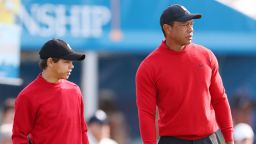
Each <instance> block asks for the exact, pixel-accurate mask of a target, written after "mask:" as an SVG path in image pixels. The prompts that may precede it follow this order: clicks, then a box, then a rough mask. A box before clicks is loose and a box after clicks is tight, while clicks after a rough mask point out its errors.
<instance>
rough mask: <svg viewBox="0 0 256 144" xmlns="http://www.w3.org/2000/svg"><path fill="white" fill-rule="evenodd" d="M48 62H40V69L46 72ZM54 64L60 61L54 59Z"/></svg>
mask: <svg viewBox="0 0 256 144" xmlns="http://www.w3.org/2000/svg"><path fill="white" fill-rule="evenodd" d="M47 60H48V59H41V60H40V62H39V67H40V68H41V69H42V70H44V69H46V68H47ZM52 60H53V62H54V63H56V62H58V61H59V60H60V59H59V58H52Z"/></svg>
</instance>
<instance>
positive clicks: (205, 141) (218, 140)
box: [158, 131, 225, 144]
mask: <svg viewBox="0 0 256 144" xmlns="http://www.w3.org/2000/svg"><path fill="white" fill-rule="evenodd" d="M158 144H225V141H224V139H223V136H222V134H221V132H220V131H217V132H215V133H213V134H211V135H210V136H208V137H204V138H202V139H198V140H184V139H179V138H176V137H172V136H161V137H160V140H159V142H158Z"/></svg>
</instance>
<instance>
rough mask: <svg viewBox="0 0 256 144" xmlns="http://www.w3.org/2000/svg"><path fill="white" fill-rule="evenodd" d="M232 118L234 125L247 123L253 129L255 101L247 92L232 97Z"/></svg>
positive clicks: (240, 91)
mask: <svg viewBox="0 0 256 144" xmlns="http://www.w3.org/2000/svg"><path fill="white" fill-rule="evenodd" d="M231 108H232V117H233V121H234V125H236V124H238V123H247V124H249V125H250V126H252V127H253V125H254V124H253V121H254V119H253V110H254V100H253V98H252V96H251V95H250V94H249V92H247V91H246V90H239V91H237V92H236V93H235V94H234V95H233V96H232V104H231Z"/></svg>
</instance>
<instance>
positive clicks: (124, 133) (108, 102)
mask: <svg viewBox="0 0 256 144" xmlns="http://www.w3.org/2000/svg"><path fill="white" fill-rule="evenodd" d="M115 97H116V96H115V93H114V92H113V91H112V90H109V89H103V90H101V91H100V92H99V108H100V109H102V110H103V111H105V112H106V113H107V116H108V119H109V125H110V129H111V132H110V137H111V138H113V139H114V140H116V141H117V142H118V143H119V144H130V139H129V134H128V128H127V123H126V121H125V116H124V114H123V113H122V112H121V111H120V109H119V108H118V106H117V102H116V99H115Z"/></svg>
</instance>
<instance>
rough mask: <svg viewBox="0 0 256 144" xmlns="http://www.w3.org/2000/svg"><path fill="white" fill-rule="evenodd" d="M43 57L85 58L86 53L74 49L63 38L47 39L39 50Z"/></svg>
mask: <svg viewBox="0 0 256 144" xmlns="http://www.w3.org/2000/svg"><path fill="white" fill-rule="evenodd" d="M39 55H40V58H41V59H48V58H50V57H51V58H61V59H65V60H78V61H81V60H84V58H85V54H82V53H77V52H75V51H73V50H72V48H71V47H70V45H69V44H68V43H66V42H65V41H64V40H61V39H52V40H49V41H47V42H46V43H45V44H44V45H43V46H42V48H41V50H40V52H39Z"/></svg>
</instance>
